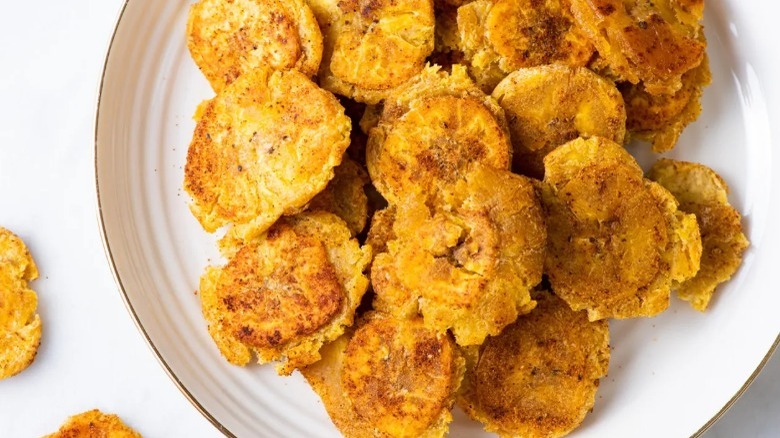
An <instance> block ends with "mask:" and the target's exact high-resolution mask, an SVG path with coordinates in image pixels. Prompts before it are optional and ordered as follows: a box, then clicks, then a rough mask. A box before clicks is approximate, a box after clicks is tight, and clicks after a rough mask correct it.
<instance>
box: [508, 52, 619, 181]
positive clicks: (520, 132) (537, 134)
mask: <svg viewBox="0 0 780 438" xmlns="http://www.w3.org/2000/svg"><path fill="white" fill-rule="evenodd" d="M493 97H494V98H495V99H496V100H497V101H498V104H499V105H501V107H502V108H504V111H505V112H506V117H507V120H508V121H509V133H510V137H511V139H512V146H513V147H514V154H513V155H512V161H513V163H512V169H513V170H514V171H516V172H519V173H522V174H524V175H528V176H531V177H534V178H538V179H541V178H543V177H544V162H543V160H544V157H545V155H547V154H548V153H550V151H552V150H553V149H555V148H556V147H558V146H560V145H562V144H564V143H567V142H569V141H571V140H574V139H576V138H578V137H585V138H587V137H593V136H598V137H604V138H608V139H610V140H612V141H614V142H616V143H623V140H624V137H625V134H626V109H625V105H624V104H623V98H622V96H621V95H620V92H619V91H618V90H617V88H615V86H614V84H613V83H611V82H609V81H607V80H605V79H603V78H601V77H600V76H598V75H597V74H595V73H593V72H592V71H590V70H588V69H586V68H582V67H580V68H575V67H568V66H565V65H545V66H541V67H531V68H524V69H520V70H517V71H515V72H514V73H511V74H510V75H509V76H507V77H506V78H505V79H504V80H502V81H501V83H499V84H498V86H496V88H495V90H493Z"/></svg>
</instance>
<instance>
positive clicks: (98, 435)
mask: <svg viewBox="0 0 780 438" xmlns="http://www.w3.org/2000/svg"><path fill="white" fill-rule="evenodd" d="M43 438H141V434H140V433H138V432H136V431H134V430H133V429H131V428H130V427H128V426H127V425H126V424H124V423H123V422H122V419H120V418H119V417H117V416H116V415H114V414H104V413H102V412H100V411H99V410H97V409H93V410H91V411H87V412H83V413H81V414H78V415H74V416H72V417H70V418H68V421H66V422H65V424H63V425H62V427H60V430H58V431H57V432H55V433H53V434H51V435H46V436H45V437H43Z"/></svg>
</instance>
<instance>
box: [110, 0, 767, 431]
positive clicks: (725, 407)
mask: <svg viewBox="0 0 780 438" xmlns="http://www.w3.org/2000/svg"><path fill="white" fill-rule="evenodd" d="M130 1H131V0H124V3H123V4H122V8H121V10H120V11H119V16H118V17H117V19H116V24H115V25H114V30H113V32H112V34H111V39H110V41H109V44H108V49H107V50H106V56H105V60H104V61H103V72H102V73H101V74H100V88H99V89H98V97H97V103H96V107H95V108H96V109H95V149H94V160H95V193H96V195H97V208H98V219H99V221H98V222H99V224H100V238H101V240H102V242H103V251H105V253H106V258H107V259H108V263H109V266H110V267H111V274H112V276H113V277H114V281H115V282H116V285H117V286H118V288H119V292H120V294H121V296H122V301H123V302H124V303H125V307H126V308H127V311H128V312H129V313H130V316H131V317H132V318H133V322H134V323H135V326H136V328H137V329H138V331H139V332H140V333H141V335H142V336H143V337H144V339H145V340H146V344H147V345H148V346H149V348H150V349H151V350H152V351H153V352H154V355H155V357H156V358H157V361H158V362H159V363H160V365H162V367H163V369H164V370H165V373H166V374H168V377H170V378H171V380H173V383H174V384H176V387H177V388H179V391H181V393H182V394H183V395H184V397H186V398H187V400H189V402H190V403H192V405H193V406H195V409H197V410H198V412H200V413H201V414H202V415H203V416H204V417H206V419H207V420H209V422H211V424H213V425H214V427H216V428H217V430H219V431H220V432H222V433H223V434H224V435H225V436H227V437H231V438H235V437H236V435H235V434H234V433H233V432H231V431H230V430H229V429H228V428H227V427H225V425H224V424H222V423H220V422H219V420H217V419H216V418H215V417H214V415H212V414H211V412H209V411H208V409H206V408H205V407H203V405H201V404H200V402H199V401H198V400H197V399H196V398H195V396H193V395H192V393H191V392H190V391H189V389H187V387H186V386H185V385H184V383H182V381H181V380H179V377H178V376H176V373H175V372H174V371H173V369H171V367H170V365H168V363H167V362H166V361H165V359H163V357H162V354H160V351H159V350H158V349H157V346H156V345H154V341H152V339H151V338H150V337H149V334H148V333H147V332H146V329H145V328H144V326H143V324H142V323H141V321H140V320H139V319H138V315H137V314H136V312H135V308H133V304H132V303H131V302H130V298H129V297H128V296H127V292H126V291H125V287H124V284H122V279H121V278H120V277H119V273H118V272H117V269H116V263H115V262H114V256H113V254H112V253H111V244H109V242H108V237H107V236H106V225H105V221H104V220H103V205H102V204H101V200H100V181H98V176H97V175H98V174H97V166H98V160H97V154H98V126H99V124H100V103H101V100H102V97H103V86H104V85H105V79H106V69H107V67H108V60H109V58H110V57H111V49H112V48H113V46H114V39H115V38H116V34H117V31H118V30H119V25H120V24H121V22H122V18H123V17H124V15H125V11H126V10H127V6H128V5H129V4H130ZM778 345H780V334H778V335H777V338H775V342H774V343H773V344H772V346H771V347H769V351H767V353H766V355H765V356H764V358H763V359H762V360H761V362H760V363H759V364H758V366H757V367H756V369H755V370H754V371H753V374H751V375H750V377H748V379H747V380H746V381H745V383H744V384H743V385H742V387H741V388H740V389H739V391H737V393H736V394H734V396H733V397H731V399H729V401H728V402H726V404H725V405H723V407H722V408H721V409H720V410H719V411H718V412H717V413H716V414H715V415H714V416H713V417H712V418H710V420H709V421H707V422H706V423H705V424H704V425H703V426H702V427H701V428H700V429H699V430H698V431H696V433H694V434H693V435H691V438H699V437H701V436H702V435H704V432H706V431H707V429H709V428H710V427H712V425H713V424H715V423H716V422H717V421H718V420H719V419H720V418H721V417H722V416H723V415H724V414H725V413H726V412H727V411H728V410H729V409H730V408H731V407H732V406H733V405H734V403H736V401H737V400H739V398H740V397H741V396H742V395H743V394H744V393H745V391H747V389H748V387H750V385H751V384H752V383H753V381H754V380H755V379H756V377H758V375H759V374H760V373H761V370H762V369H763V368H764V366H765V365H766V363H767V362H768V361H769V358H771V357H772V354H773V353H774V352H775V350H776V349H777V347H778Z"/></svg>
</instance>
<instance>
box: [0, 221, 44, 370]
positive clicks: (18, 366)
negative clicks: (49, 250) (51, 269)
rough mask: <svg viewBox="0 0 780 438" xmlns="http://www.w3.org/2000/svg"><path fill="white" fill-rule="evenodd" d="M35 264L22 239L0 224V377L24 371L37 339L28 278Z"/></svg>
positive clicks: (38, 326)
mask: <svg viewBox="0 0 780 438" xmlns="http://www.w3.org/2000/svg"><path fill="white" fill-rule="evenodd" d="M36 278H38V268H37V267H36V266H35V262H34V261H33V259H32V256H31V255H30V251H29V250H28V249H27V246H26V245H25V244H24V242H22V239H20V238H19V237H17V236H16V235H15V234H13V233H12V232H10V231H8V230H7V229H5V228H3V227H0V380H2V379H5V378H7V377H11V376H14V375H16V374H19V373H20V372H22V371H24V370H25V369H26V368H27V367H29V366H30V364H32V363H33V361H34V360H35V355H36V354H37V353H38V346H39V345H40V343H41V318H40V317H39V316H38V315H37V314H36V313H35V310H36V308H37V307H38V297H37V295H35V292H34V291H32V290H30V289H29V287H28V284H27V283H28V282H30V281H32V280H35V279H36Z"/></svg>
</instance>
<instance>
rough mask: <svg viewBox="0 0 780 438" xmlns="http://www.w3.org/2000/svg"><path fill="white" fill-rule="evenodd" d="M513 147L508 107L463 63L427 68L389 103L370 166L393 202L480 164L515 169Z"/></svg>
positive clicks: (369, 154) (375, 132)
mask: <svg viewBox="0 0 780 438" xmlns="http://www.w3.org/2000/svg"><path fill="white" fill-rule="evenodd" d="M511 155H512V146H511V144H510V141H509V134H508V131H507V125H506V119H505V118H504V112H503V110H502V109H501V107H499V106H498V104H497V103H496V102H495V100H494V99H492V98H491V97H489V96H486V95H485V94H484V93H482V91H481V90H480V89H479V88H478V87H477V86H476V85H475V84H474V83H473V82H472V81H471V79H470V78H469V77H468V75H467V73H466V71H465V69H464V68H463V67H462V66H457V65H456V66H453V70H452V72H451V73H446V72H443V71H441V70H440V67H438V66H432V67H428V68H426V69H425V70H424V71H423V73H422V74H420V76H418V77H416V78H415V79H414V80H412V81H409V83H407V84H406V85H405V86H404V87H403V88H402V89H401V90H399V91H398V93H396V94H393V95H392V96H390V97H389V98H388V99H387V100H386V101H385V102H384V106H383V108H382V114H381V117H380V118H379V122H378V124H377V125H376V126H375V127H373V128H371V130H370V132H369V136H368V146H367V149H366V164H367V165H368V172H369V174H370V175H371V180H372V182H373V183H374V185H375V186H376V189H377V191H379V193H380V194H382V196H383V197H384V198H385V199H387V201H388V202H389V203H390V204H391V205H395V204H399V203H401V202H403V201H404V200H406V199H408V198H410V197H414V196H423V197H428V196H432V195H433V194H435V193H436V192H438V191H440V190H442V189H443V188H445V187H447V186H449V185H451V184H453V183H454V182H455V181H456V180H457V179H458V178H459V177H460V176H461V175H463V174H465V173H467V172H468V170H469V169H470V168H471V167H472V166H474V165H475V164H476V163H480V164H483V165H487V166H492V167H495V168H499V169H509V166H510V162H511Z"/></svg>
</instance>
